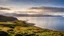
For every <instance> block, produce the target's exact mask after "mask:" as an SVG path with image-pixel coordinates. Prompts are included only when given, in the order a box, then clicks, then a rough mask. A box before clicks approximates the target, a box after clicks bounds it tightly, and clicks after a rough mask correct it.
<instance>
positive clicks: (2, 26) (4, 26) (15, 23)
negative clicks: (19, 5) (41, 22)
mask: <svg viewBox="0 0 64 36" xmlns="http://www.w3.org/2000/svg"><path fill="white" fill-rule="evenodd" d="M0 36H64V32H59V31H53V30H48V29H42V28H39V27H35V26H34V24H33V23H27V22H26V21H20V20H18V19H16V18H14V17H9V16H2V15H0Z"/></svg>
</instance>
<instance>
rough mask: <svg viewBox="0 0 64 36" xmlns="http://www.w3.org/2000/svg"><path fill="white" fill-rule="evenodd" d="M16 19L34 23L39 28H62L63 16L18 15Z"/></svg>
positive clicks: (63, 28)
mask: <svg viewBox="0 0 64 36" xmlns="http://www.w3.org/2000/svg"><path fill="white" fill-rule="evenodd" d="M18 19H20V20H27V21H28V22H31V23H35V26H38V27H41V28H47V29H52V30H60V31H63V30H64V17H18Z"/></svg>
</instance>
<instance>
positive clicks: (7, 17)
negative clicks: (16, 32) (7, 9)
mask: <svg viewBox="0 0 64 36" xmlns="http://www.w3.org/2000/svg"><path fill="white" fill-rule="evenodd" d="M15 20H17V18H14V17H11V16H3V15H0V22H5V21H15Z"/></svg>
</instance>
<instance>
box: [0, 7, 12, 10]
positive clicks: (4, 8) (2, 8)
mask: <svg viewBox="0 0 64 36" xmlns="http://www.w3.org/2000/svg"><path fill="white" fill-rule="evenodd" d="M0 10H11V9H10V8H6V7H0Z"/></svg>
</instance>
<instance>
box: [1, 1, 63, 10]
mask: <svg viewBox="0 0 64 36" xmlns="http://www.w3.org/2000/svg"><path fill="white" fill-rule="evenodd" d="M0 6H6V7H11V8H15V9H17V10H21V9H25V8H29V7H37V6H47V7H64V0H0Z"/></svg>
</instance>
